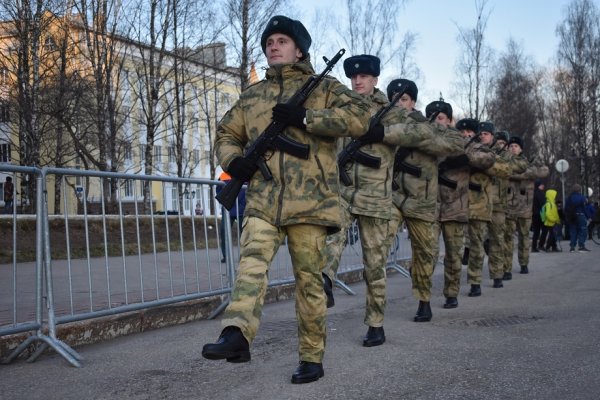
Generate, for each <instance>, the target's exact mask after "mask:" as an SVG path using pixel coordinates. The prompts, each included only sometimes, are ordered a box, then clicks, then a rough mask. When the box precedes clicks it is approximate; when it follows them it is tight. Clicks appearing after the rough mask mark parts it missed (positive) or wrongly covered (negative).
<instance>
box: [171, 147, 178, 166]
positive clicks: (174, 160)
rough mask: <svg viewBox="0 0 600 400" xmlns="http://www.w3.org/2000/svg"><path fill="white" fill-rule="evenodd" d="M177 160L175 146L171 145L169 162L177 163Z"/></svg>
mask: <svg viewBox="0 0 600 400" xmlns="http://www.w3.org/2000/svg"><path fill="white" fill-rule="evenodd" d="M176 161H177V159H176V157H175V146H169V162H170V163H175V162H176Z"/></svg>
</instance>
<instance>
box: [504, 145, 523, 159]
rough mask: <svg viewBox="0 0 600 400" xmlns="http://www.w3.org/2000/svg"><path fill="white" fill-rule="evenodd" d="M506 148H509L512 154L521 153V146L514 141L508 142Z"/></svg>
mask: <svg viewBox="0 0 600 400" xmlns="http://www.w3.org/2000/svg"><path fill="white" fill-rule="evenodd" d="M508 150H510V152H511V153H513V154H514V155H517V156H518V155H519V154H521V152H522V151H523V150H521V146H519V145H518V144H516V143H511V144H509V145H508Z"/></svg>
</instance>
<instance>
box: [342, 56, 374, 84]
mask: <svg viewBox="0 0 600 400" xmlns="http://www.w3.org/2000/svg"><path fill="white" fill-rule="evenodd" d="M380 64H381V62H380V61H379V57H375V56H371V55H368V54H361V55H360V56H352V57H348V58H346V59H345V60H344V72H345V73H346V77H348V78H352V77H353V76H354V75H357V74H367V75H373V76H379V72H380Z"/></svg>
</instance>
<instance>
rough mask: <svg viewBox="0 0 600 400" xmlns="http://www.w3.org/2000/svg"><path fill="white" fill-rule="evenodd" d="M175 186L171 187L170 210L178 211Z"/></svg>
mask: <svg viewBox="0 0 600 400" xmlns="http://www.w3.org/2000/svg"><path fill="white" fill-rule="evenodd" d="M177 200H178V199H177V186H176V185H173V186H171V210H179V202H178V201H177Z"/></svg>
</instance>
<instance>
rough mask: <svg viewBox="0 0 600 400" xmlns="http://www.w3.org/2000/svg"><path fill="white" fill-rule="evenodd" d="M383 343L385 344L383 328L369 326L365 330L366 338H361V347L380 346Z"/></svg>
mask: <svg viewBox="0 0 600 400" xmlns="http://www.w3.org/2000/svg"><path fill="white" fill-rule="evenodd" d="M383 343H385V332H384V331H383V326H381V327H378V328H374V327H372V326H370V327H369V329H368V330H367V336H365V337H364V338H363V346H365V347H373V346H380V345H382V344H383Z"/></svg>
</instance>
